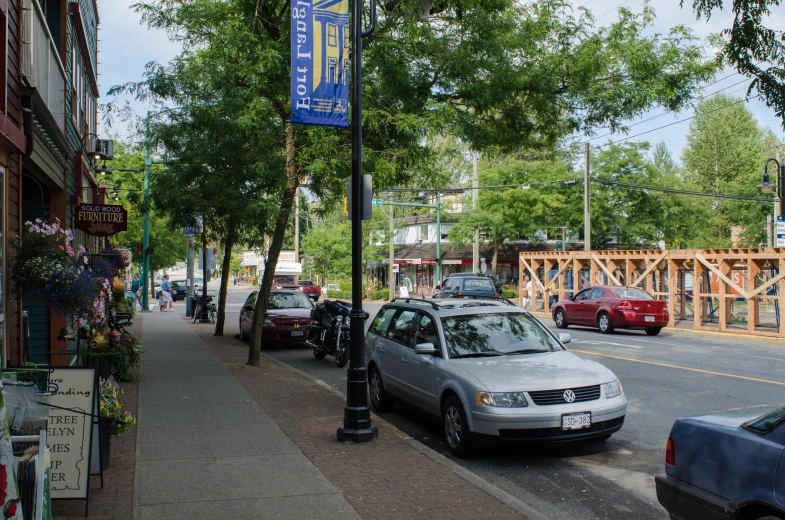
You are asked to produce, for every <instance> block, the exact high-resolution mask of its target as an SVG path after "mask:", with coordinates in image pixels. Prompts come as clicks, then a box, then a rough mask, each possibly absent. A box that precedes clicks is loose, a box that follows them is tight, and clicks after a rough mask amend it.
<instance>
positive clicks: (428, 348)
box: [414, 343, 438, 356]
mask: <svg viewBox="0 0 785 520" xmlns="http://www.w3.org/2000/svg"><path fill="white" fill-rule="evenodd" d="M437 352H438V350H436V347H435V346H434V344H433V343H418V344H417V345H415V346H414V353H415V354H419V355H422V356H432V355H434V354H436V353H437Z"/></svg>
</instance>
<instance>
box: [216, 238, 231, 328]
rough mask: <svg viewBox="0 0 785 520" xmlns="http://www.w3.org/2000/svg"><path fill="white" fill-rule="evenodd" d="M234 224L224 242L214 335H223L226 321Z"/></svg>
mask: <svg viewBox="0 0 785 520" xmlns="http://www.w3.org/2000/svg"><path fill="white" fill-rule="evenodd" d="M234 240H235V236H234V225H232V224H230V225H229V230H228V233H226V242H225V243H224V258H223V262H221V290H220V293H219V295H218V319H216V320H215V334H214V335H215V336H223V335H224V322H225V321H226V293H227V291H228V289H229V274H230V273H229V271H230V270H231V268H232V266H231V263H232V248H233V247H234Z"/></svg>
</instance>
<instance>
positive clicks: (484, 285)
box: [463, 278, 496, 292]
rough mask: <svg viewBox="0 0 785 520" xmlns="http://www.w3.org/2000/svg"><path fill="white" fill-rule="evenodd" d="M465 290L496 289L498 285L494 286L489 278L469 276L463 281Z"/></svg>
mask: <svg viewBox="0 0 785 520" xmlns="http://www.w3.org/2000/svg"><path fill="white" fill-rule="evenodd" d="M463 290H464V291H494V292H496V287H494V286H493V283H491V281H490V280H488V279H487V278H467V279H466V280H464V282H463Z"/></svg>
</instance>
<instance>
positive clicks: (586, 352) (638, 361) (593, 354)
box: [570, 349, 785, 386]
mask: <svg viewBox="0 0 785 520" xmlns="http://www.w3.org/2000/svg"><path fill="white" fill-rule="evenodd" d="M570 352H577V353H579V354H589V355H590V356H602V357H607V358H613V359H621V360H623V361H632V362H634V363H644V364H646V365H655V366H658V367H666V368H678V369H680V370H689V371H690V372H700V373H701V374H710V375H713V376H723V377H732V378H734V379H744V380H746V381H755V382H756V383H768V384H770V385H779V386H785V383H783V382H780V381H770V380H768V379H758V378H757V377H746V376H737V375H736V374H726V373H725V372H714V371H711V370H701V369H700V368H690V367H683V366H680V365H669V364H668V363H657V362H656V361H644V360H642V359H635V358H628V357H622V356H612V355H611V354H598V353H597V352H590V351H588V350H576V349H570Z"/></svg>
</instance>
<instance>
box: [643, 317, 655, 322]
mask: <svg viewBox="0 0 785 520" xmlns="http://www.w3.org/2000/svg"><path fill="white" fill-rule="evenodd" d="M644 319H645V320H646V321H654V316H646V317H645V318H644Z"/></svg>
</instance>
